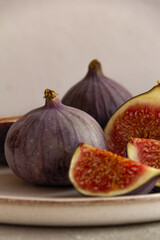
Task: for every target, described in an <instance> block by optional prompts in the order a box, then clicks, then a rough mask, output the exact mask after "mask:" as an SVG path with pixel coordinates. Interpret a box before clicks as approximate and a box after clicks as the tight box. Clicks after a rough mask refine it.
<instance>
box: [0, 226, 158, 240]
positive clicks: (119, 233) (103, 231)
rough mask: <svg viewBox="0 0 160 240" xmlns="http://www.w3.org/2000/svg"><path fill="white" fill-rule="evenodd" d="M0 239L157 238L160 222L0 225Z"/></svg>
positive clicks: (113, 239)
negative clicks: (60, 225)
mask: <svg viewBox="0 0 160 240" xmlns="http://www.w3.org/2000/svg"><path fill="white" fill-rule="evenodd" d="M0 239H1V240H10V239H12V240H28V239H29V240H32V239H34V240H41V239H47V240H50V239H55V240H61V239H65V240H72V239H74V240H121V239H123V240H135V239H136V240H152V239H153V240H159V239H160V222H157V223H147V224H136V225H129V226H127V225H123V226H113V227H97V228H96V227H94V228H92V227H90V228H88V227H87V228H48V227H24V226H12V225H0Z"/></svg>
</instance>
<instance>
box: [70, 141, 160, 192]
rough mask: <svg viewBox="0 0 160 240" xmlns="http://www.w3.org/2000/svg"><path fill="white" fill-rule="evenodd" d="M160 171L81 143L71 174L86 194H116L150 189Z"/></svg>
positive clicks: (71, 177) (77, 186)
mask: <svg viewBox="0 0 160 240" xmlns="http://www.w3.org/2000/svg"><path fill="white" fill-rule="evenodd" d="M159 176H160V170H158V169H155V168H151V167H148V166H146V165H143V164H141V163H138V162H136V161H133V160H130V159H128V158H124V157H121V156H118V155H116V154H113V153H111V152H107V151H106V150H101V149H98V148H95V147H92V146H89V145H87V144H81V145H80V146H79V147H78V148H77V149H76V151H75V153H74V154H73V157H72V160H71V165H70V169H69V177H70V180H71V182H72V184H73V185H74V187H75V188H76V189H77V190H78V191H79V192H81V193H82V194H84V195H92V196H116V195H129V194H144V193H148V192H150V191H151V190H152V189H153V187H154V186H155V183H156V181H157V179H158V177H159Z"/></svg>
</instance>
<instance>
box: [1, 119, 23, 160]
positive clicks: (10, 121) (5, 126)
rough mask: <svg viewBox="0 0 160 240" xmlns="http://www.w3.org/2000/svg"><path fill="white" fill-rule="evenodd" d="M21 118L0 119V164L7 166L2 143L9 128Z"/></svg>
mask: <svg viewBox="0 0 160 240" xmlns="http://www.w3.org/2000/svg"><path fill="white" fill-rule="evenodd" d="M20 117H21V116H12V117H3V118H0V164H7V162H6V159H5V155H4V141H5V138H6V135H7V132H8V130H9V128H10V126H11V125H12V124H13V123H14V122H15V121H17V120H18V119H19V118H20Z"/></svg>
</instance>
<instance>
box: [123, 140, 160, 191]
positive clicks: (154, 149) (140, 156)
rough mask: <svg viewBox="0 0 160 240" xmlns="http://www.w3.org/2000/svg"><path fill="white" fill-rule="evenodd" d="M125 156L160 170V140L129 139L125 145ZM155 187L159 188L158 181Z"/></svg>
mask: <svg viewBox="0 0 160 240" xmlns="http://www.w3.org/2000/svg"><path fill="white" fill-rule="evenodd" d="M127 156H128V157H129V158H130V159H132V160H134V161H137V162H140V163H143V164H145V165H147V166H149V167H154V168H157V169H160V140H155V139H146V138H131V139H130V140H129V142H128V143H127ZM156 187H160V179H158V181H157V183H156Z"/></svg>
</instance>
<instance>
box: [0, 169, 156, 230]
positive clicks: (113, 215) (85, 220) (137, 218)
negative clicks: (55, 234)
mask: <svg viewBox="0 0 160 240" xmlns="http://www.w3.org/2000/svg"><path fill="white" fill-rule="evenodd" d="M157 220H160V194H159V193H153V194H147V195H138V196H125V197H124V196H121V197H109V198H106V197H83V196H81V195H80V194H79V193H78V192H76V191H75V190H74V189H73V188H72V187H65V188H64V187H63V188H55V187H39V186H33V185H30V184H28V183H26V182H23V181H21V180H20V179H18V178H17V177H16V176H15V175H14V174H13V173H12V172H11V170H10V169H9V168H8V167H0V223H7V224H24V225H38V226H98V225H115V224H128V223H138V222H149V221H157Z"/></svg>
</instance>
